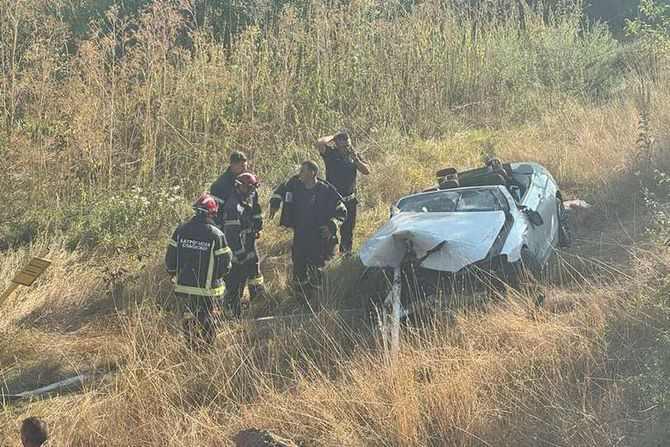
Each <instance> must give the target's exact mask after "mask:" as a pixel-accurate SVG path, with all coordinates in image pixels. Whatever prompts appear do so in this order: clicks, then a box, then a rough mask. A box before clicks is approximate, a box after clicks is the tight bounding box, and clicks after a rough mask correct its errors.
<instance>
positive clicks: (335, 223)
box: [270, 175, 347, 234]
mask: <svg viewBox="0 0 670 447" xmlns="http://www.w3.org/2000/svg"><path fill="white" fill-rule="evenodd" d="M299 185H300V179H299V177H298V176H297V175H296V176H293V177H291V178H290V179H289V180H287V181H285V182H284V183H282V184H281V185H279V187H278V188H277V189H276V190H275V192H274V194H273V195H272V198H271V199H270V207H271V208H273V209H279V207H280V205H281V204H282V202H283V203H284V206H283V207H282V211H281V219H280V220H279V225H281V226H283V227H286V228H294V229H295V227H296V224H297V221H298V219H299V218H300V217H301V216H297V214H296V212H297V210H296V207H295V203H294V201H293V198H294V197H295V192H296V189H297V188H298V187H299ZM314 188H316V211H317V215H316V221H315V222H314V227H315V228H316V227H320V226H323V225H327V226H328V228H329V229H330V231H331V232H332V233H333V234H334V233H335V232H336V231H337V229H338V228H339V227H340V225H342V223H343V222H344V221H345V220H346V218H347V207H346V206H344V203H342V196H340V194H339V193H338V192H337V191H336V190H335V187H334V186H333V185H331V184H330V183H328V182H325V181H323V180H321V179H319V178H317V179H316V185H314Z"/></svg>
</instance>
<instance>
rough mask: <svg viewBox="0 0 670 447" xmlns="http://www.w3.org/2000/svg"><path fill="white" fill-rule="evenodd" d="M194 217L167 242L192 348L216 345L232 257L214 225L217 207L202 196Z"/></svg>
mask: <svg viewBox="0 0 670 447" xmlns="http://www.w3.org/2000/svg"><path fill="white" fill-rule="evenodd" d="M193 209H194V210H195V216H194V217H193V218H192V219H191V220H190V221H189V222H187V223H185V224H182V225H180V226H179V227H178V228H177V229H176V230H175V232H174V234H173V235H172V237H171V238H170V240H169V241H168V247H167V253H166V255H165V264H166V269H167V272H168V274H169V275H170V276H171V277H172V278H173V282H174V284H175V286H174V292H175V296H176V298H177V305H178V309H179V312H180V315H181V317H182V318H183V326H184V331H185V333H186V335H187V337H188V340H189V344H190V345H191V346H192V347H196V346H199V345H201V344H202V343H203V342H205V343H207V344H211V343H212V342H213V341H214V335H215V329H216V328H215V324H214V321H213V318H212V311H213V308H214V303H215V302H216V301H217V300H218V299H219V298H220V297H221V296H222V295H223V294H224V292H225V289H226V287H225V285H224V281H223V277H224V275H226V274H227V273H228V272H229V271H230V267H231V259H232V253H231V251H230V248H228V246H227V245H226V237H225V236H224V234H223V232H222V231H221V230H220V229H219V228H218V227H217V226H216V225H215V223H214V217H215V216H216V215H217V211H218V204H217V202H216V200H214V198H212V197H211V196H209V195H207V194H202V195H201V196H200V197H199V198H198V200H197V201H196V202H195V204H194V205H193Z"/></svg>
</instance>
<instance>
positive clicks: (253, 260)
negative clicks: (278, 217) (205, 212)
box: [223, 171, 265, 317]
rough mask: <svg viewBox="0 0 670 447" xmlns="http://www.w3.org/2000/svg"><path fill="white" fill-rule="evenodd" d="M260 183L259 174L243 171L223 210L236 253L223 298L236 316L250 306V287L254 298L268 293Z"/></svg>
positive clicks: (229, 241) (233, 250) (224, 225)
mask: <svg viewBox="0 0 670 447" xmlns="http://www.w3.org/2000/svg"><path fill="white" fill-rule="evenodd" d="M258 186H259V180H258V177H257V176H256V175H255V174H254V173H253V172H250V171H245V172H242V173H241V174H240V175H238V176H237V177H236V179H235V191H234V193H233V194H232V195H231V196H230V198H229V199H228V201H227V202H226V204H225V208H224V212H223V231H224V233H225V235H226V239H227V241H228V243H229V244H230V248H231V250H232V252H233V268H232V270H231V272H230V275H228V277H227V278H226V289H227V292H226V295H225V297H224V300H223V301H224V304H225V306H227V307H228V308H229V309H230V310H231V313H232V315H233V316H234V317H239V316H240V315H241V314H242V313H243V312H245V311H246V310H248V308H249V298H247V297H246V296H245V295H244V289H245V287H246V286H249V296H250V298H251V299H256V298H258V297H260V296H262V295H263V294H264V292H265V289H264V286H263V275H262V274H261V272H260V262H259V257H258V247H257V245H256V240H257V239H258V231H259V228H258V226H257V218H256V216H257V215H258V214H260V210H258V209H256V206H257V205H256V204H257V203H258V199H257V197H256V190H257V188H258Z"/></svg>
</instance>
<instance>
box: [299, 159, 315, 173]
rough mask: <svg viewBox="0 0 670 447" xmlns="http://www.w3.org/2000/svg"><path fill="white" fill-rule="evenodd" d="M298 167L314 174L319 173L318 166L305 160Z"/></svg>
mask: <svg viewBox="0 0 670 447" xmlns="http://www.w3.org/2000/svg"><path fill="white" fill-rule="evenodd" d="M300 166H305V167H306V168H307V169H309V170H310V171H312V172H313V173H314V174H318V173H319V165H317V164H316V163H315V162H313V161H312V160H305V161H303V162H302V164H301V165H300Z"/></svg>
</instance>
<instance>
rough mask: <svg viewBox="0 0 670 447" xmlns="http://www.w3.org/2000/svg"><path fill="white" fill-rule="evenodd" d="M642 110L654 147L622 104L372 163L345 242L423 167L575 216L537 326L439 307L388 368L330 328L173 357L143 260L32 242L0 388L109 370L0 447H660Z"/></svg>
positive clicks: (491, 309) (13, 305)
mask: <svg viewBox="0 0 670 447" xmlns="http://www.w3.org/2000/svg"><path fill="white" fill-rule="evenodd" d="M654 95H655V96H654V98H655V99H654V101H653V103H652V104H654V105H655V104H658V106H653V107H652V110H651V114H650V116H651V117H652V122H651V126H650V127H651V129H653V130H654V136H655V143H654V144H655V146H654V147H653V148H649V147H638V146H637V145H636V140H637V139H638V137H639V135H640V130H639V128H638V124H639V113H638V111H639V108H638V103H637V102H636V101H633V100H628V99H621V100H619V101H614V102H611V103H609V104H606V105H603V106H599V107H591V106H589V107H581V106H572V107H571V108H570V109H569V110H563V111H558V112H556V111H553V112H551V113H547V115H546V116H545V118H544V119H543V120H541V124H537V125H529V126H525V127H514V128H507V129H500V130H496V131H490V130H487V131H464V132H462V133H458V134H455V135H453V136H452V137H450V138H444V139H439V140H419V139H409V138H406V137H398V139H397V140H396V144H402V145H405V146H406V147H407V148H409V150H407V151H400V152H399V151H388V152H386V153H383V152H382V153H380V155H379V156H378V157H377V159H376V160H374V161H373V162H374V164H373V166H374V167H375V172H374V173H373V174H372V175H371V176H370V178H368V179H366V180H365V183H364V185H363V191H364V192H363V199H364V203H363V208H362V209H363V210H364V212H363V217H362V222H361V225H360V227H359V232H358V234H357V236H358V240H359V241H360V240H361V239H363V238H364V237H365V236H366V235H368V234H370V233H371V232H372V231H374V229H375V228H377V227H378V226H379V225H380V223H381V222H382V221H383V220H384V219H385V216H386V212H387V206H388V202H389V201H390V200H393V199H394V198H396V197H398V196H399V195H401V194H404V193H406V192H408V191H409V190H410V189H411V188H414V187H423V186H426V185H428V184H430V182H431V178H432V174H433V172H434V170H435V167H436V166H440V167H442V166H446V165H456V166H459V167H468V166H473V165H475V164H477V163H479V162H480V160H481V154H482V152H495V153H496V154H497V155H499V156H501V157H503V158H505V159H506V160H533V161H538V162H541V163H543V164H545V165H546V166H548V167H549V169H550V170H551V171H552V172H553V173H554V174H555V175H556V177H557V179H558V181H559V183H561V184H562V185H563V189H564V190H565V191H566V192H567V194H568V195H569V196H570V197H577V198H582V199H585V200H587V201H589V202H590V203H591V204H592V205H593V213H592V215H591V216H590V217H588V219H586V220H585V221H583V222H581V223H580V224H581V226H580V227H579V228H578V229H577V233H576V243H575V247H574V248H573V249H571V250H570V251H568V252H564V253H560V259H561V270H560V272H561V275H559V276H555V277H554V278H553V279H552V281H551V283H550V284H549V285H547V286H546V289H547V295H548V298H547V305H546V307H545V309H543V310H542V311H540V312H532V311H531V310H530V309H531V308H530V306H529V305H528V302H527V299H526V297H524V296H518V295H512V296H511V297H510V298H509V299H508V300H505V301H504V302H500V303H492V304H491V305H489V306H485V307H484V308H480V309H474V310H471V311H468V312H466V311H464V310H458V309H457V313H456V316H455V317H454V318H453V319H451V320H444V321H441V320H437V321H435V322H434V325H432V326H431V327H429V328H422V329H418V328H406V329H405V330H404V332H403V341H402V349H401V354H400V357H399V359H398V360H397V362H395V363H390V362H389V361H388V359H387V358H386V357H385V353H384V352H383V351H382V350H381V349H380V347H379V343H378V342H379V340H378V337H377V336H376V334H375V333H374V331H373V330H372V331H371V330H370V329H369V328H367V327H366V326H364V325H354V326H351V325H348V324H346V323H344V322H343V321H341V320H339V319H338V318H337V317H335V316H334V315H335V314H334V313H332V312H324V313H323V314H322V315H320V316H319V317H318V318H317V319H315V320H314V321H312V322H310V323H307V324H305V325H304V326H302V327H264V328H254V327H249V326H247V325H244V324H243V325H239V324H233V323H230V324H227V325H226V326H225V327H223V328H222V334H221V336H220V337H219V339H218V342H217V345H216V349H215V350H213V351H212V352H207V353H195V354H194V353H190V352H188V351H187V350H185V348H184V346H183V344H182V343H181V342H180V339H179V337H178V335H177V331H176V330H175V329H174V327H173V320H172V319H171V317H170V315H169V313H165V312H162V311H160V310H159V307H160V306H156V305H155V303H163V302H166V301H169V299H170V298H169V297H170V293H169V282H168V281H167V280H166V277H165V275H164V273H163V272H162V258H161V257H162V253H161V249H160V248H158V249H152V248H150V247H148V248H147V251H146V252H142V253H139V254H138V253H134V252H133V253H120V254H116V255H113V256H110V254H109V253H108V252H99V253H97V254H96V253H95V252H92V253H91V252H88V251H81V252H79V251H69V250H67V249H66V247H64V246H63V244H62V243H60V242H59V241H50V242H49V243H47V242H42V243H40V244H37V245H35V246H33V247H24V248H22V249H18V250H16V251H14V252H12V253H11V254H10V255H9V256H6V257H4V258H3V260H2V261H0V278H2V283H1V284H0V285H3V286H4V285H5V284H6V281H7V278H9V277H10V272H11V271H13V270H14V269H15V268H17V267H18V266H19V265H21V263H22V262H23V261H24V260H26V259H27V257H28V255H29V254H31V253H39V252H41V251H43V250H46V251H48V253H49V256H50V257H51V258H52V259H53V260H54V266H53V268H52V269H51V270H50V271H48V273H47V275H46V277H45V278H44V279H43V280H42V281H40V283H39V284H38V285H37V287H35V288H34V289H31V290H29V291H24V292H22V293H21V294H19V295H17V296H15V297H14V298H13V299H12V300H11V301H10V302H9V303H7V305H6V307H5V309H4V312H3V319H2V321H1V322H0V327H1V332H0V337H1V338H0V379H1V381H2V383H3V385H2V386H3V388H4V389H5V390H9V391H11V392H18V391H22V390H26V389H30V388H34V387H36V386H38V385H41V384H45V383H48V382H50V381H52V380H56V379H59V378H62V377H66V376H69V375H71V374H73V373H75V372H79V371H88V370H108V371H112V373H110V374H109V375H108V376H106V377H105V378H104V379H102V380H101V381H99V382H97V383H95V384H93V385H91V386H89V387H87V388H86V389H85V390H84V391H83V392H77V393H73V394H69V395H63V396H58V397H52V398H48V399H44V400H37V401H34V402H21V403H19V404H12V405H8V406H5V407H4V411H3V412H2V414H1V415H0V437H1V438H2V439H3V445H14V444H13V443H15V442H14V441H12V439H16V434H15V433H16V427H17V423H18V421H19V420H20V419H21V418H22V417H24V416H27V415H29V414H30V415H33V414H40V415H43V416H44V417H46V418H47V419H48V420H49V423H50V425H51V427H52V429H53V431H54V433H55V436H56V439H57V442H58V445H73V446H93V445H101V444H102V445H106V446H119V447H121V446H154V445H155V446H159V445H160V446H164V445H169V446H174V447H180V446H190V445H211V446H219V445H221V446H223V445H230V439H231V437H232V435H234V433H235V432H236V431H237V430H239V429H242V428H247V427H250V426H259V427H262V428H267V429H270V430H272V431H274V432H276V433H278V434H280V435H282V436H283V437H285V438H291V439H295V440H298V441H301V442H302V443H303V444H304V445H307V446H332V445H350V446H359V445H365V446H383V445H394V446H425V445H435V446H438V445H439V446H447V445H454V446H457V445H458V446H463V445H473V446H475V445H515V446H537V445H547V446H549V445H570V446H602V445H615V444H616V445H629V446H633V445H635V446H638V445H662V444H661V442H662V440H663V439H665V438H664V436H665V432H664V431H663V430H665V429H664V428H663V427H664V426H665V425H667V424H665V425H664V424H662V423H661V421H667V414H666V407H665V398H666V396H667V392H668V389H669V388H668V387H667V385H668V383H669V382H668V377H670V376H669V375H668V371H669V369H668V368H667V366H668V364H667V363H665V362H666V361H667V360H668V357H667V355H666V354H663V352H664V350H665V349H666V347H667V346H668V345H667V343H668V340H670V339H668V337H667V334H668V333H669V332H668V331H670V312H669V309H668V307H667V303H666V297H667V293H666V292H667V281H666V279H665V277H666V276H667V272H668V271H669V270H670V269H669V267H670V258H669V257H668V255H667V253H666V252H665V250H664V248H663V247H662V246H661V245H660V244H659V243H658V242H657V240H656V238H655V237H654V234H653V232H652V233H649V232H648V229H649V228H652V227H651V225H650V220H649V217H648V215H647V213H648V211H646V210H645V209H644V205H643V201H642V195H641V193H642V192H641V190H640V188H639V185H640V181H639V180H640V178H641V177H642V178H644V177H645V176H653V174H652V173H651V171H649V170H645V169H648V168H649V167H648V166H647V164H649V162H650V161H651V162H652V166H654V167H655V168H661V167H662V166H663V165H664V159H663V157H664V156H665V154H666V150H667V148H668V142H669V141H670V140H669V139H668V137H670V127H668V124H667V123H668V122H670V115H668V111H667V109H665V108H663V107H661V106H660V105H662V104H665V103H667V101H666V99H667V95H666V94H665V93H663V92H662V91H661V90H659V91H657V92H655V93H654ZM649 149H653V152H651V153H650V152H648V151H649ZM652 156H653V159H652V158H648V157H652ZM636 173H638V174H637V175H636ZM268 227H269V228H268V231H267V234H266V235H265V236H264V237H265V239H264V243H263V246H262V250H263V252H264V253H265V254H266V258H265V260H264V264H263V266H264V270H265V271H266V272H268V281H269V284H270V287H271V297H270V299H269V300H268V302H266V303H255V307H254V311H255V312H256V314H257V315H265V314H275V313H281V312H287V311H290V310H291V309H292V308H293V306H294V301H292V298H291V297H290V294H289V293H288V290H287V283H286V276H287V275H286V270H287V265H286V264H287V262H288V258H287V255H286V248H287V244H288V235H287V234H286V233H284V232H281V231H280V230H278V229H276V227H275V225H274V223H273V224H270V225H268ZM359 274H360V267H359V266H358V265H357V263H356V262H354V261H346V262H345V261H339V260H338V261H335V262H333V264H332V265H331V266H330V268H329V271H328V278H329V279H328V287H327V288H326V290H327V291H326V293H325V295H324V297H323V298H324V300H323V304H324V307H326V308H327V309H330V310H337V309H344V308H350V307H354V306H356V305H360V301H361V299H362V298H363V297H364V295H365V293H366V291H365V289H364V288H363V287H361V284H360V283H359V282H358V281H357V280H352V278H355V277H357V275H359ZM659 362H660V363H659Z"/></svg>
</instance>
